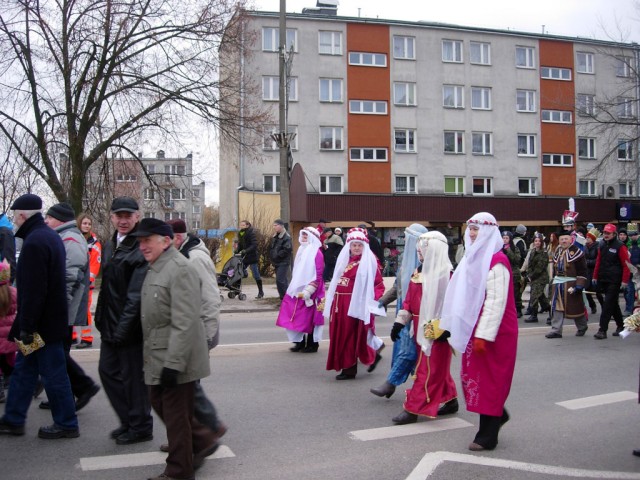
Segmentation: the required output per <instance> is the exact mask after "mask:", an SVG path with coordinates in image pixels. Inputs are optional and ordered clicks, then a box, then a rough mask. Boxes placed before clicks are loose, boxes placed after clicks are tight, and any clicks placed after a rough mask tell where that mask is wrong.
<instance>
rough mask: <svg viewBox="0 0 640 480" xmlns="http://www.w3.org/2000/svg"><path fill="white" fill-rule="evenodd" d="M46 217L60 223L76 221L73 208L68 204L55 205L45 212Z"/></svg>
mask: <svg viewBox="0 0 640 480" xmlns="http://www.w3.org/2000/svg"><path fill="white" fill-rule="evenodd" d="M47 215H49V216H50V217H53V218H55V219H57V220H60V221H61V222H70V221H71V220H75V219H76V212H75V211H74V210H73V207H72V206H71V205H69V204H68V203H64V202H63V203H56V204H55V205H54V206H53V207H51V208H50V209H49V210H47Z"/></svg>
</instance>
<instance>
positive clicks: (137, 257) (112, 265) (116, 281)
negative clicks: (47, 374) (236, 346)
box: [95, 197, 153, 445]
mask: <svg viewBox="0 0 640 480" xmlns="http://www.w3.org/2000/svg"><path fill="white" fill-rule="evenodd" d="M138 219H139V213H138V202H137V201H136V200H135V199H133V198H131V197H117V198H115V199H114V200H113V202H112V203H111V224H112V225H113V227H114V228H115V229H116V231H115V232H114V234H113V236H112V237H111V239H110V240H109V241H107V242H105V245H104V251H103V252H102V285H101V287H100V296H99V297H98V305H97V307H96V315H95V325H96V328H97V329H98V331H99V332H100V338H101V345H100V361H99V364H98V372H99V374H100V380H101V381H102V386H103V388H104V391H105V393H106V394H107V397H108V398H109V401H110V402H111V406H112V407H113V409H114V410H115V412H116V415H117V416H118V419H119V421H120V426H119V427H118V428H116V429H115V430H113V431H112V432H111V438H113V439H115V441H116V444H118V445H129V444H132V443H138V442H146V441H149V440H151V439H153V417H152V416H151V403H150V402H149V392H148V390H147V387H146V385H145V383H144V377H143V373H142V326H141V324H140V292H141V290H142V282H143V281H144V276H145V275H146V271H147V261H146V260H145V259H144V256H143V255H142V252H141V251H140V248H139V243H138V238H137V237H135V236H133V235H132V233H134V232H135V231H136V227H137V226H138Z"/></svg>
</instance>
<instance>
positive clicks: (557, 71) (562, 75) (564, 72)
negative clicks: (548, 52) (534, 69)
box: [540, 67, 571, 82]
mask: <svg viewBox="0 0 640 480" xmlns="http://www.w3.org/2000/svg"><path fill="white" fill-rule="evenodd" d="M540 78H544V79H545V80H559V81H561V82H570V81H571V69H570V68H561V67H540Z"/></svg>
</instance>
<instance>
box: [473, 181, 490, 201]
mask: <svg viewBox="0 0 640 480" xmlns="http://www.w3.org/2000/svg"><path fill="white" fill-rule="evenodd" d="M477 180H482V190H483V191H482V192H475V191H474V190H475V187H476V181H477ZM471 185H472V187H471V193H472V194H473V196H474V197H490V196H492V195H493V177H473V179H472V183H471Z"/></svg>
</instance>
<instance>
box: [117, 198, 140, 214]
mask: <svg viewBox="0 0 640 480" xmlns="http://www.w3.org/2000/svg"><path fill="white" fill-rule="evenodd" d="M138 210H139V208H138V202H136V199H135V198H131V197H116V198H114V199H113V202H111V213H118V212H137V211H138Z"/></svg>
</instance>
